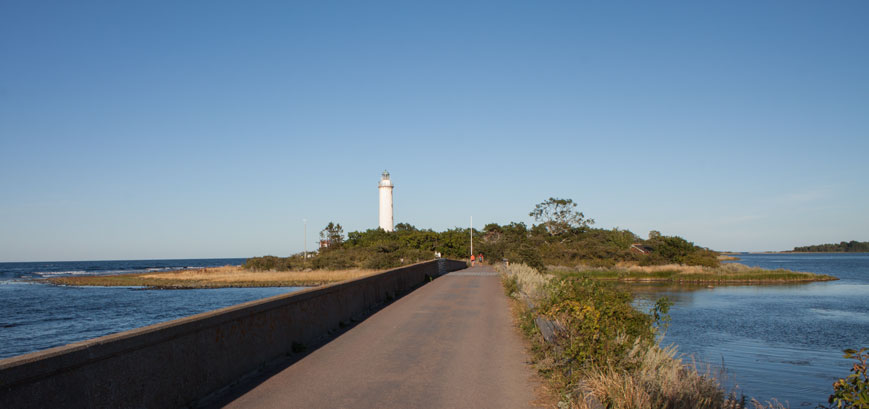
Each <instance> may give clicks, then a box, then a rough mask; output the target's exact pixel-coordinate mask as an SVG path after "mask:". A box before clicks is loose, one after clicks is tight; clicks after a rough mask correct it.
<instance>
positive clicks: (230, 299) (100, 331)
mask: <svg viewBox="0 0 869 409" xmlns="http://www.w3.org/2000/svg"><path fill="white" fill-rule="evenodd" d="M243 262H244V259H192V260H136V261H131V260H125V261H86V262H51V263H0V359H2V358H8V357H11V356H15V355H20V354H24V353H28V352H33V351H38V350H42V349H46V348H51V347H55V346H59V345H65V344H69V343H71V342H78V341H83V340H86V339H90V338H95V337H100V336H103V335H108V334H113V333H116V332H121V331H126V330H129V329H133V328H138V327H143V326H146V325H151V324H156V323H159V322H164V321H170V320H173V319H176V318H181V317H186V316H189V315H193V314H198V313H201V312H206V311H210V310H214V309H217V308H223V307H228V306H230V305H235V304H239V303H243V302H247V301H252V300H257V299H261V298H265V297H270V296H273V295H277V294H283V293H286V292H290V291H295V290H297V289H298V288H296V287H273V288H220V289H204V290H147V289H142V288H135V287H66V286H53V285H47V284H37V283H33V282H31V281H28V279H32V278H44V277H52V276H61V275H83V274H116V273H135V272H146V271H168V270H178V269H183V268H194V267H215V266H223V265H228V264H229V265H239V264H241V263H243Z"/></svg>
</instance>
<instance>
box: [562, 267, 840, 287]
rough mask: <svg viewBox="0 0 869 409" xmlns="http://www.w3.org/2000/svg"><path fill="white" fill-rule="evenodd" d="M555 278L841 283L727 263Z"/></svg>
mask: <svg viewBox="0 0 869 409" xmlns="http://www.w3.org/2000/svg"><path fill="white" fill-rule="evenodd" d="M551 271H552V273H553V274H556V275H558V276H560V277H587V278H592V279H597V280H618V281H624V282H646V281H654V282H671V283H716V284H726V283H757V284H774V283H798V282H812V281H832V280H838V279H837V278H836V277H833V276H829V275H825V274H814V273H803V272H797V271H790V270H784V269H778V270H768V269H764V268H758V267H749V266H746V265H743V264H739V263H727V264H722V265H720V266H718V267H703V266H685V265H681V264H668V265H662V266H631V265H624V266H617V267H614V268H594V267H578V268H565V267H553V268H552V269H551Z"/></svg>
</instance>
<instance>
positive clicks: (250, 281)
mask: <svg viewBox="0 0 869 409" xmlns="http://www.w3.org/2000/svg"><path fill="white" fill-rule="evenodd" d="M377 272H378V270H362V269H350V270H313V271H250V270H246V269H244V268H242V267H241V266H224V267H214V268H203V269H196V270H179V271H166V272H159V273H136V274H115V275H100V276H71V277H52V278H47V279H44V280H42V281H45V282H48V283H51V284H58V285H76V286H99V287H123V286H141V287H152V288H224V287H308V286H317V285H323V284H329V283H335V282H339V281H345V280H350V279H354V278H359V277H364V276H367V275H371V274H375V273H377Z"/></svg>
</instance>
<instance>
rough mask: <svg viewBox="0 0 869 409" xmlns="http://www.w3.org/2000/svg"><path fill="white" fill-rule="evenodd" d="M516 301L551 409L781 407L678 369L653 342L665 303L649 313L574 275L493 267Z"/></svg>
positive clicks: (669, 352) (673, 357) (691, 368)
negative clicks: (552, 395)
mask: <svg viewBox="0 0 869 409" xmlns="http://www.w3.org/2000/svg"><path fill="white" fill-rule="evenodd" d="M498 269H499V271H500V272H501V273H502V277H503V281H504V288H505V292H507V293H508V294H509V295H511V296H512V297H514V298H515V299H517V300H518V302H517V303H518V304H519V308H517V311H518V314H519V322H520V327H521V328H522V331H523V332H524V333H525V335H526V336H527V337H528V338H529V340H530V341H531V344H532V355H533V360H534V364H535V366H536V368H537V370H538V372H539V373H540V374H541V375H542V376H543V377H545V378H546V379H548V380H549V382H550V383H551V385H552V387H553V389H554V390H557V391H558V393H559V395H560V396H559V398H560V402H559V403H558V407H559V408H580V409H587V408H603V407H606V408H615V409H619V408H624V409H627V408H642V409H646V408H648V409H652V408H673V409H681V408H686V409H687V408H710V409H719V408H746V407H749V408H781V405H779V404H777V403H771V404H770V403H768V404H767V405H763V404H761V403H760V402H757V401H749V402H746V401H745V399H742V398H740V399H737V398H736V397H734V396H731V395H728V394H727V393H726V392H725V391H724V389H723V388H722V387H721V385H720V383H719V382H718V381H717V380H716V378H715V377H714V376H712V375H711V374H710V373H709V370H708V369H705V370H704V369H700V368H698V366H697V365H695V364H694V363H693V362H684V361H683V359H682V358H681V357H679V356H678V354H677V351H676V347H675V346H670V347H662V346H661V345H659V344H658V343H657V341H656V339H655V336H656V334H657V331H658V327H659V326H660V325H662V323H664V322H666V313H667V310H668V308H669V303H668V302H666V300H661V301H659V302H658V303H657V304H656V306H655V308H654V309H653V310H652V311H650V314H644V313H642V312H639V311H637V310H635V309H634V308H633V307H632V306H631V295H630V293H628V292H626V291H624V290H622V289H620V288H618V287H616V286H615V285H613V284H612V283H608V282H605V281H599V280H592V279H590V278H588V277H584V276H576V275H569V274H563V275H543V274H540V273H539V272H537V271H536V270H534V269H532V268H530V267H527V266H525V265H511V266H501V267H498Z"/></svg>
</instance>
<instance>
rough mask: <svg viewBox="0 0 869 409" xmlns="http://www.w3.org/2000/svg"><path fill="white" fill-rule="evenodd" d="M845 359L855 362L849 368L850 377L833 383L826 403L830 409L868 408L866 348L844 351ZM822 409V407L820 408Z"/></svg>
mask: <svg viewBox="0 0 869 409" xmlns="http://www.w3.org/2000/svg"><path fill="white" fill-rule="evenodd" d="M844 352H845V358H849V359H854V360H856V361H857V362H856V363H854V365H853V366H852V367H851V375H848V377H847V378H844V379H839V380H838V381H836V382H835V383H833V394H832V395H830V399H829V400H828V402H829V403H830V406H827V407H826V408H827V409H832V408H849V409H852V408H853V409H867V408H869V377H867V366H869V352H867V349H866V348H860V350H853V349H846V350H845V351H844ZM820 407H822V408H824V406H820Z"/></svg>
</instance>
